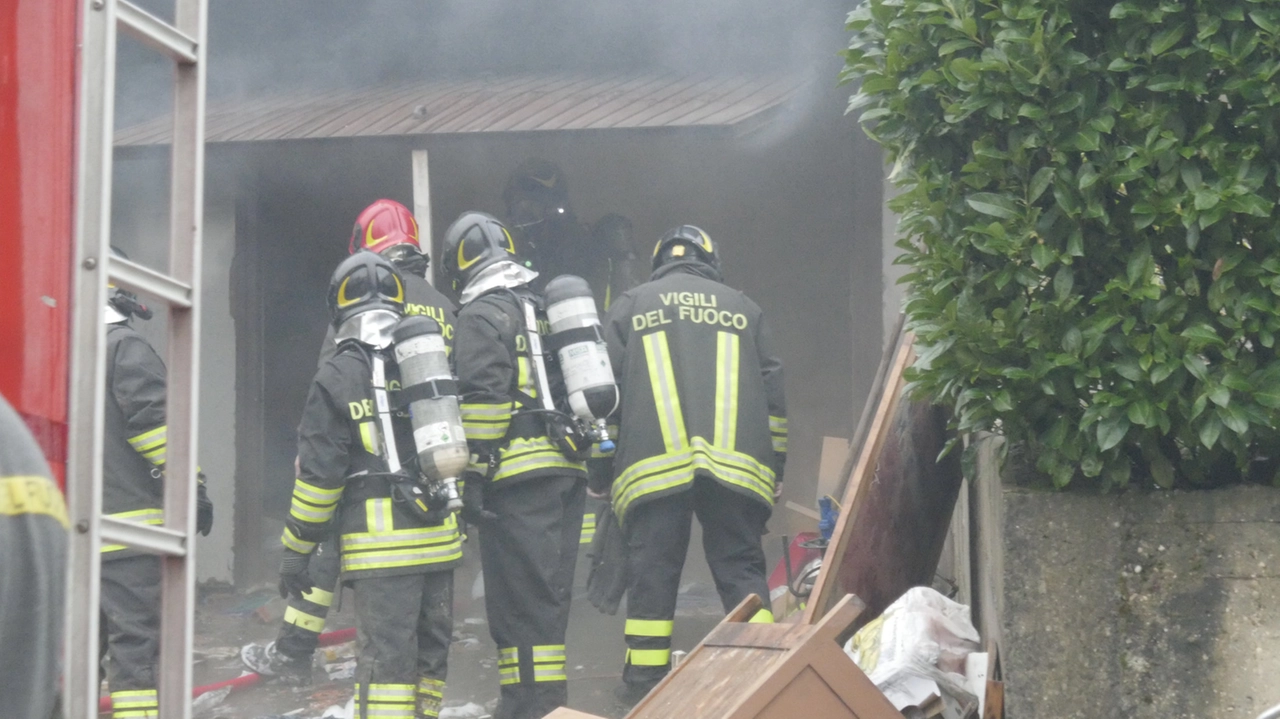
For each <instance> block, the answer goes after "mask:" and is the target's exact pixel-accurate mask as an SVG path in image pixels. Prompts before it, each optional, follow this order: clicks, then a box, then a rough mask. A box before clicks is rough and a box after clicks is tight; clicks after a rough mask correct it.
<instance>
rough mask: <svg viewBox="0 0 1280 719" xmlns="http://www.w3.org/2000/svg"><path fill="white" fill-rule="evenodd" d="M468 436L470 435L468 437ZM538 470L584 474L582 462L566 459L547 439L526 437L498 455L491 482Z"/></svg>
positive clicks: (584, 469)
mask: <svg viewBox="0 0 1280 719" xmlns="http://www.w3.org/2000/svg"><path fill="white" fill-rule="evenodd" d="M468 436H470V435H468ZM538 469H567V470H576V471H580V472H585V471H586V469H587V467H586V465H585V464H583V463H582V462H574V461H572V460H569V459H566V458H565V456H564V455H563V454H561V453H560V450H559V449H557V448H556V446H555V444H554V443H552V441H551V440H550V439H548V438H547V437H528V438H517V439H514V440H512V441H511V442H510V443H509V444H508V445H507V446H506V447H505V448H504V449H503V450H502V452H501V453H500V455H499V460H498V471H497V473H495V474H494V476H493V481H495V482H496V481H499V480H503V479H507V478H509V477H514V476H516V475H519V474H523V473H525V472H532V471H534V470H538Z"/></svg>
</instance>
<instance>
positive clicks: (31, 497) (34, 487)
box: [0, 474, 70, 529]
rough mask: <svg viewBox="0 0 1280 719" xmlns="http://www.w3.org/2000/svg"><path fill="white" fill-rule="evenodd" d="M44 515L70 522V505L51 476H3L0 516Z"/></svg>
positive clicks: (66, 524)
mask: <svg viewBox="0 0 1280 719" xmlns="http://www.w3.org/2000/svg"><path fill="white" fill-rule="evenodd" d="M19 514H42V515H44V516H46V517H52V518H53V519H55V520H57V522H58V524H61V525H62V528H63V529H66V528H67V527H68V526H70V523H69V522H68V521H67V504H66V501H65V500H63V498H62V492H59V491H58V487H57V485H55V484H54V483H53V480H51V479H49V478H48V477H41V476H39V475H34V474H31V475H17V476H12V477H0V515H8V516H17V515H19Z"/></svg>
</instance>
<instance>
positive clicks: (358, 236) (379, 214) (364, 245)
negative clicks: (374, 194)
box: [347, 200, 422, 254]
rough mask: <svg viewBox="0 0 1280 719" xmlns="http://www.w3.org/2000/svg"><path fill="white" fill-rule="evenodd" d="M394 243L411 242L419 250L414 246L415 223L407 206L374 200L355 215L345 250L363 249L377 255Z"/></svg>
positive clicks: (416, 238)
mask: <svg viewBox="0 0 1280 719" xmlns="http://www.w3.org/2000/svg"><path fill="white" fill-rule="evenodd" d="M396 245H411V246H412V247H413V249H414V250H416V251H417V252H419V253H421V252H422V247H421V246H419V245H418V222H417V221H416V220H414V219H413V213H412V212H409V208H407V207H405V206H404V205H402V204H400V203H399V202H396V201H395V200H376V201H375V202H374V203H373V204H372V205H369V206H368V207H366V208H364V211H363V212H361V213H360V215H359V216H358V217H356V226H355V228H354V229H353V230H351V243H350V245H348V247H347V250H348V251H349V252H351V253H352V254H354V253H355V251H356V250H361V249H367V250H372V251H374V252H377V253H379V254H381V253H382V252H384V251H386V250H387V249H388V248H391V247H395V246H396Z"/></svg>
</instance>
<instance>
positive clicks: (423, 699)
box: [418, 677, 444, 719]
mask: <svg viewBox="0 0 1280 719" xmlns="http://www.w3.org/2000/svg"><path fill="white" fill-rule="evenodd" d="M443 702H444V680H442V679H431V678H428V677H423V678H422V679H419V680H418V716H420V717H423V718H424V719H436V717H438V716H440V705H441V703H443Z"/></svg>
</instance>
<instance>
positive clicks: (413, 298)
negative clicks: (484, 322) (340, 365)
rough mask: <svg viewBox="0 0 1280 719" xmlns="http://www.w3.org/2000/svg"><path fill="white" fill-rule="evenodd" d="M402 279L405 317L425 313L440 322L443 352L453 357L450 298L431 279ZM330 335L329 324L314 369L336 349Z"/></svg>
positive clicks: (454, 311)
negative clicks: (433, 284)
mask: <svg viewBox="0 0 1280 719" xmlns="http://www.w3.org/2000/svg"><path fill="white" fill-rule="evenodd" d="M401 280H402V281H403V282H404V314H405V316H406V317H412V316H414V315H426V316H427V317H430V318H431V319H433V320H435V321H436V322H438V323H440V331H441V332H442V333H443V334H444V347H445V352H447V353H449V358H450V360H452V359H453V332H454V327H453V326H454V324H455V323H456V322H457V309H456V308H455V307H454V304H453V301H452V300H450V299H449V298H448V297H445V296H444V294H442V293H441V292H440V290H437V289H436V288H435V287H433V286H432V285H431V283H430V282H427V281H426V280H424V279H422V278H421V277H418V276H417V275H401ZM333 334H334V329H333V325H332V324H330V325H329V332H328V334H326V335H325V337H324V344H322V345H321V346H320V361H319V362H317V363H316V366H317V368H318V367H323V366H324V363H325V362H328V361H329V359H330V358H332V357H333V355H334V354H336V353H337V351H338V345H337V343H336V342H334V340H333Z"/></svg>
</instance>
